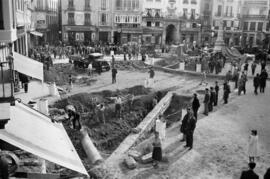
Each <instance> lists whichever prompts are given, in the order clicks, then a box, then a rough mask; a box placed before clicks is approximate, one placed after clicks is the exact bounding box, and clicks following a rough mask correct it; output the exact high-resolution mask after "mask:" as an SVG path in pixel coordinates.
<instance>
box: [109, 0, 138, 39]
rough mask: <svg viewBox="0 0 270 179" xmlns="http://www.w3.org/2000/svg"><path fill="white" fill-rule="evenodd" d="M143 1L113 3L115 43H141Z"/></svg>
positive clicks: (132, 0)
mask: <svg viewBox="0 0 270 179" xmlns="http://www.w3.org/2000/svg"><path fill="white" fill-rule="evenodd" d="M141 12H142V1H141V0H114V1H113V31H114V32H113V36H114V38H113V41H114V43H118V44H123V43H127V42H140V41H141V37H142V28H141V22H142V18H141Z"/></svg>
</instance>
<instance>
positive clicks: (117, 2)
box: [115, 0, 122, 10]
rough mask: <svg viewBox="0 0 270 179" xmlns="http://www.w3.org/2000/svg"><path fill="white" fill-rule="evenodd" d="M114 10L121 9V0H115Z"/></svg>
mask: <svg viewBox="0 0 270 179" xmlns="http://www.w3.org/2000/svg"><path fill="white" fill-rule="evenodd" d="M115 6H116V10H121V9H122V0H116V4H115Z"/></svg>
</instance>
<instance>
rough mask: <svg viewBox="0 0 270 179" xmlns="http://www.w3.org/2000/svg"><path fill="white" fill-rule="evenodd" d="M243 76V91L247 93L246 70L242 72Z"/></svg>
mask: <svg viewBox="0 0 270 179" xmlns="http://www.w3.org/2000/svg"><path fill="white" fill-rule="evenodd" d="M241 78H243V91H244V94H246V83H247V75H246V74H245V73H244V72H242V75H241Z"/></svg>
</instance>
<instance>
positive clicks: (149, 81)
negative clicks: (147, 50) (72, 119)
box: [148, 67, 155, 86]
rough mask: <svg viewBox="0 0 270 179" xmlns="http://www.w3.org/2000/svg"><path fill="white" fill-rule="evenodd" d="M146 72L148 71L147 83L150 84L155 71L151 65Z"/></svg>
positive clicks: (152, 81)
mask: <svg viewBox="0 0 270 179" xmlns="http://www.w3.org/2000/svg"><path fill="white" fill-rule="evenodd" d="M148 73H149V80H148V83H149V85H150V86H152V85H153V83H154V77H155V71H154V70H153V67H150V70H149V71H148Z"/></svg>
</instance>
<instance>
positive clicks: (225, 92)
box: [223, 81, 231, 104]
mask: <svg viewBox="0 0 270 179" xmlns="http://www.w3.org/2000/svg"><path fill="white" fill-rule="evenodd" d="M230 93H231V90H230V86H229V85H228V82H227V81H225V83H224V85H223V100H224V104H227V103H228V98H229V94H230Z"/></svg>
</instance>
